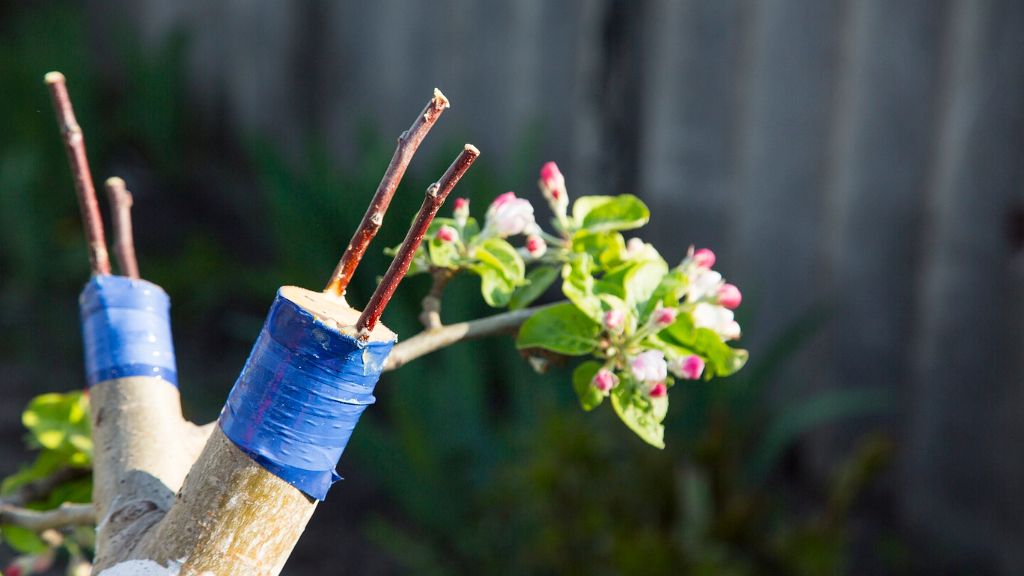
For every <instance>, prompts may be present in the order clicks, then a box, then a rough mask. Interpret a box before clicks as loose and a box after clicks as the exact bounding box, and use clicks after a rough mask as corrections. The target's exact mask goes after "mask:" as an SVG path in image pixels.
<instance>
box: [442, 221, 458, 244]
mask: <svg viewBox="0 0 1024 576" xmlns="http://www.w3.org/2000/svg"><path fill="white" fill-rule="evenodd" d="M437 239H438V240H440V241H441V242H454V241H456V240H458V239H459V231H458V230H456V229H455V228H452V227H451V226H448V225H447V224H445V225H444V226H441V228H439V229H438V230H437Z"/></svg>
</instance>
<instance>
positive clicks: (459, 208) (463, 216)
mask: <svg viewBox="0 0 1024 576" xmlns="http://www.w3.org/2000/svg"><path fill="white" fill-rule="evenodd" d="M468 219H469V198H456V199H455V222H456V223H457V224H458V225H459V226H460V227H462V226H465V225H466V221H467V220H468Z"/></svg>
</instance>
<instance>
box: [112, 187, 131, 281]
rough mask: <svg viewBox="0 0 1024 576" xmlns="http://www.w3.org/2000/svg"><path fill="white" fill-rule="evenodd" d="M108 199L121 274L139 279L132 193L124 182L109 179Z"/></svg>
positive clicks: (115, 253)
mask: <svg viewBox="0 0 1024 576" xmlns="http://www.w3.org/2000/svg"><path fill="white" fill-rule="evenodd" d="M106 188H107V197H108V198H109V199H110V211H111V213H112V219H113V223H114V257H115V258H117V266H118V268H120V270H121V274H123V275H125V276H127V277H129V278H138V277H139V263H138V261H136V259H135V240H134V239H133V238H132V193H131V192H129V191H128V188H127V187H125V184H124V180H122V179H120V178H118V177H116V176H114V177H112V178H107V182H106Z"/></svg>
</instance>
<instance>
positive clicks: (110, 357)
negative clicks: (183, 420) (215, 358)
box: [78, 276, 178, 386]
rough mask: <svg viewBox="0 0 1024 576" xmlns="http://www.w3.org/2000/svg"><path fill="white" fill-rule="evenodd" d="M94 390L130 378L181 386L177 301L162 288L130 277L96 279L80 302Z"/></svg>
mask: <svg viewBox="0 0 1024 576" xmlns="http://www.w3.org/2000/svg"><path fill="white" fill-rule="evenodd" d="M78 307H79V311H80V313H81V318H82V340H83V341H84V344H85V377H86V381H87V382H88V384H89V386H94V385H96V384H98V383H100V382H104V381H106V380H113V379H115V378H126V377H128V376H156V377H159V378H162V379H164V380H166V381H167V382H170V383H171V384H173V385H175V386H177V385H178V369H177V366H176V364H175V362H174V343H173V342H172V341H171V319H170V309H171V299H170V298H169V297H168V296H167V293H166V292H164V291H163V289H162V288H160V287H159V286H157V285H156V284H153V283H152V282H147V281H145V280H135V279H132V278H127V277H125V276H93V277H92V279H91V280H89V283H88V284H86V285H85V288H84V289H83V290H82V294H81V295H80V296H79V297H78Z"/></svg>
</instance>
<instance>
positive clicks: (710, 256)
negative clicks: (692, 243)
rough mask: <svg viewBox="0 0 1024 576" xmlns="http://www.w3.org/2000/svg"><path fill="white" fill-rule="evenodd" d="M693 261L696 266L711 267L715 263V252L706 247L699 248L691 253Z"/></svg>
mask: <svg viewBox="0 0 1024 576" xmlns="http://www.w3.org/2000/svg"><path fill="white" fill-rule="evenodd" d="M693 263H694V264H695V265H696V266H697V268H705V269H708V268H711V267H712V266H714V265H715V253H714V252H712V251H711V250H708V249H707V248H701V249H700V250H697V251H696V252H694V253H693Z"/></svg>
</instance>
